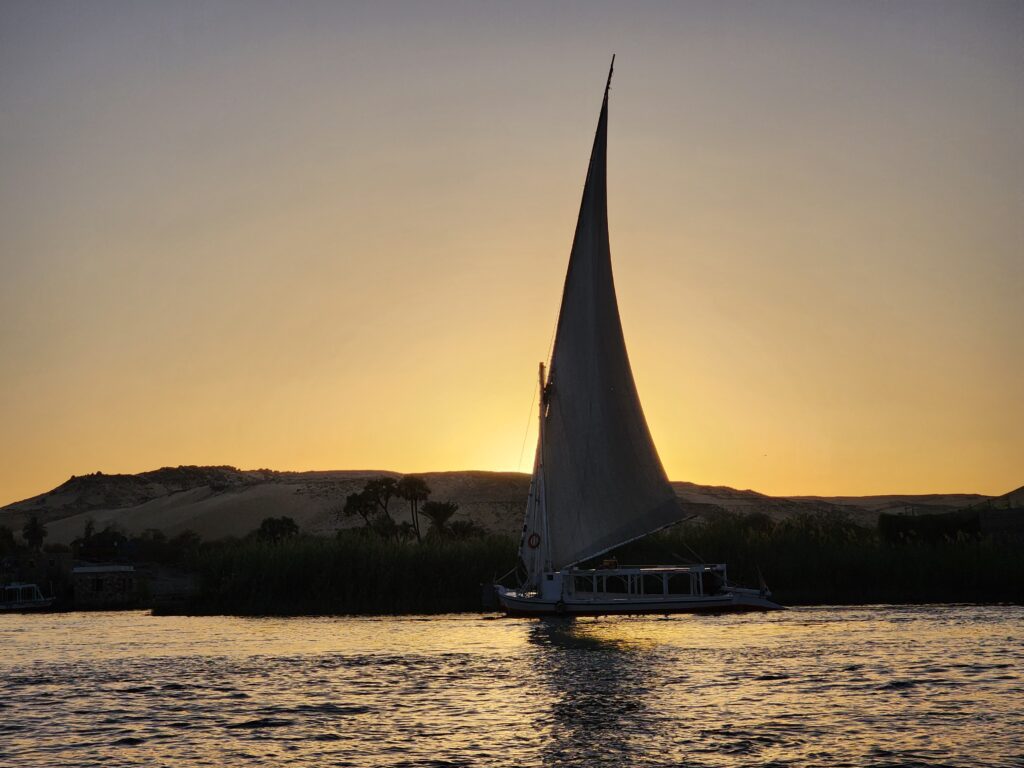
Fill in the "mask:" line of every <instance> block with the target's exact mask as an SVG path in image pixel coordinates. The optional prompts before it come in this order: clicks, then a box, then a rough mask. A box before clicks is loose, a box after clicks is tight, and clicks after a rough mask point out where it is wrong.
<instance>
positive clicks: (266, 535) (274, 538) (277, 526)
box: [256, 517, 299, 544]
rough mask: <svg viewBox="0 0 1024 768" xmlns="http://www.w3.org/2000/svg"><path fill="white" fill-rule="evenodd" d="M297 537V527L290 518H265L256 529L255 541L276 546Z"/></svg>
mask: <svg viewBox="0 0 1024 768" xmlns="http://www.w3.org/2000/svg"><path fill="white" fill-rule="evenodd" d="M298 535H299V526H298V525H297V524H296V522H295V521H294V520H292V519H291V518H290V517H265V518H263V522H261V523H260V527H259V528H257V529H256V539H257V541H268V542H270V543H272V544H276V543H278V542H280V541H284V540H285V539H290V538H292V537H293V536H298Z"/></svg>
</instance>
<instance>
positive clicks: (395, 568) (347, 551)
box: [155, 515, 1024, 616]
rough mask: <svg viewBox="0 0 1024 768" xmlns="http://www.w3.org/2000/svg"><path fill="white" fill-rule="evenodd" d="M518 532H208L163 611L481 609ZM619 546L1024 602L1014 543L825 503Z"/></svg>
mask: <svg viewBox="0 0 1024 768" xmlns="http://www.w3.org/2000/svg"><path fill="white" fill-rule="evenodd" d="M517 544H518V543H517V542H516V541H514V540H513V539H512V538H511V537H508V536H500V535H474V536H469V537H465V538H460V539H456V538H450V537H442V536H439V535H428V536H426V537H424V539H423V540H422V541H420V542H417V541H409V540H400V539H394V538H390V539H386V538H382V537H380V536H375V535H373V534H372V533H370V532H369V531H366V530H362V529H356V530H349V531H342V532H341V533H340V534H339V535H338V536H336V537H335V538H318V537H313V536H293V537H289V538H286V539H283V540H280V541H267V540H260V539H258V538H255V537H253V538H248V539H240V540H234V541H226V542H211V543H209V544H207V545H204V546H203V547H201V548H200V550H199V551H198V552H197V553H196V559H195V561H194V563H193V565H192V567H193V569H194V571H195V573H196V576H197V587H198V588H197V590H196V592H195V593H194V594H193V595H192V596H191V597H190V598H189V599H188V600H187V601H185V602H183V603H179V604H169V605H165V606H155V612H156V613H162V614H171V613H180V614H196V615H201V614H235V615H246V616H292V615H296V616H297V615H336V614H410V613H416V614H430V613H450V612H460V611H481V610H482V589H483V587H484V586H485V585H487V584H490V583H491V582H492V581H493V579H494V578H495V577H498V576H500V575H501V574H502V573H505V572H507V571H509V570H511V569H512V568H513V567H514V565H515V560H516V549H517ZM695 553H699V554H700V555H703V557H702V558H696V557H694V554H695ZM613 554H614V555H615V556H616V557H617V558H618V560H619V562H620V563H622V564H627V563H655V562H658V563H666V562H680V561H684V560H690V561H694V560H697V559H700V560H703V561H705V562H724V563H727V564H728V565H729V569H730V570H729V574H730V579H731V580H732V581H734V582H736V583H740V584H747V585H756V584H757V583H758V581H759V574H760V575H763V576H764V578H765V580H766V581H767V583H768V585H769V587H770V588H771V589H772V591H773V593H774V595H775V597H776V599H778V600H779V601H780V602H781V603H783V604H784V605H792V606H797V605H843V604H848V605H865V604H877V603H893V604H896V603H905V604H920V603H1017V604H1021V603H1024V560H1022V558H1021V557H1020V548H1019V542H1016V541H1013V540H1005V541H997V540H993V539H991V538H978V537H974V536H968V535H963V534H961V535H958V536H956V537H950V538H944V539H941V540H937V541H897V542H893V541H886V540H885V539H884V538H883V537H882V536H880V535H879V532H878V530H872V529H867V528H862V527H860V526H856V525H853V524H851V523H848V522H846V521H843V520H841V519H833V518H829V517H827V516H820V515H819V516H806V517H804V518H800V519H792V520H785V521H782V522H779V523H775V522H773V521H771V520H770V519H768V518H766V517H765V516H760V515H748V516H739V515H736V516H730V517H723V518H721V519H718V520H714V521H710V522H705V523H701V524H697V525H695V524H682V525H678V526H676V527H674V528H673V529H671V530H669V531H665V532H662V533H659V534H655V535H653V536H651V537H648V538H647V539H645V540H642V541H640V542H636V543H634V544H631V545H628V546H626V547H623V548H620V549H619V550H617V551H616V552H614V553H613ZM589 565H593V564H589Z"/></svg>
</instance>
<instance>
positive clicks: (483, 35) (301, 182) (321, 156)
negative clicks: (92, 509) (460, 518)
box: [0, 0, 1024, 503]
mask: <svg viewBox="0 0 1024 768" xmlns="http://www.w3.org/2000/svg"><path fill="white" fill-rule="evenodd" d="M1022 40H1024V4H1021V3H1010V2H1008V3H986V2H955V3H948V4H947V3H940V2H922V3H908V2H904V3H836V4H827V3H823V2H813V3H776V4H769V3H763V2H758V3H717V2H715V3H686V4H683V3H644V4H624V3H598V2H581V3H569V2H559V3H552V4H529V3H490V4H488V3H476V2H474V3H454V2H448V3H409V4H398V3H366V4H341V3H336V2H325V3H308V2H290V3H284V2H281V3H264V4H259V3H251V2H246V3H200V2H194V3H193V2H160V3H112V2H91V3H77V2H70V3H50V2H35V1H34V0H33V1H31V2H28V1H27V2H12V1H11V0H7V1H6V2H4V3H3V4H2V5H0V361H2V362H0V435H2V440H0V503H6V502H9V501H13V500H15V499H18V498H22V497H26V496H30V495H33V494H35V493H39V492H42V491H44V490H47V489H48V488H50V487H52V486H54V485H56V484H58V483H60V482H62V481H64V480H65V479H67V477H68V476H69V475H71V474H73V473H74V474H83V473H86V472H92V471H96V470H102V471H104V472H135V471H141V470H146V469H153V468H156V467H159V466H162V465H176V464H182V463H186V464H213V463H217V464H220V463H229V464H234V465H238V466H241V467H271V468H276V469H333V468H338V469H341V468H387V469H395V470H399V471H421V470H438V469H469V468H475V469H517V468H518V469H522V470H524V471H529V467H530V463H531V458H532V451H533V442H534V440H535V437H534V432H533V431H532V430H533V427H534V419H535V415H534V414H529V413H528V408H529V406H530V403H531V398H532V395H533V387H534V386H535V376H536V364H537V362H538V361H539V360H541V359H542V358H543V357H544V356H545V353H546V351H547V350H548V344H549V342H550V339H551V332H552V329H553V327H554V322H555V315H556V312H557V308H558V301H559V295H560V291H561V285H562V280H563V277H564V270H565V266H566V261H567V258H568V253H569V246H570V243H571V238H572V234H573V228H574V226H575V217H576V212H577V208H578V206H579V198H580V194H581V191H582V186H583V180H584V175H585V172H586V163H587V156H588V153H589V150H590V142H591V140H592V138H593V131H594V127H595V125H596V121H597V114H598V108H599V106H600V103H599V102H600V96H601V89H602V87H603V85H604V78H605V74H606V68H607V63H608V59H609V57H610V55H611V53H612V52H615V53H617V54H618V59H617V69H616V74H615V80H614V83H613V89H612V97H611V106H610V138H609V206H610V211H609V218H610V225H611V238H612V257H613V260H614V264H615V269H616V284H617V287H618V291H619V302H620V308H621V312H622V319H623V325H624V327H625V332H626V339H627V343H628V344H629V347H630V354H631V359H632V362H633V368H634V373H635V375H636V378H637V383H638V386H639V389H640V395H641V399H642V400H643V403H644V406H645V410H646V413H647V418H648V421H649V423H650V426H651V430H652V432H653V435H654V438H655V441H656V443H657V444H658V446H659V449H660V452H661V456H662V460H663V461H664V463H665V466H666V469H667V470H668V473H669V475H670V476H671V477H672V478H673V479H680V480H692V481H695V482H700V483H715V484H727V485H732V486H737V487H752V488H755V489H757V490H760V491H763V492H767V493H805V494H866V493H882V492H944V491H976V492H983V493H993V494H994V493H1003V492H1006V491H1008V490H1010V489H1011V488H1015V487H1017V486H1019V485H1021V484H1022V483H1024V398H1022V393H1024V354H1022V352H1024V349H1022V341H1021V339H1022V338H1024V45H1022ZM527 425H529V426H530V428H531V433H530V435H529V436H528V437H527V439H526V448H525V451H523V450H522V446H523V443H524V429H525V428H526V427H527Z"/></svg>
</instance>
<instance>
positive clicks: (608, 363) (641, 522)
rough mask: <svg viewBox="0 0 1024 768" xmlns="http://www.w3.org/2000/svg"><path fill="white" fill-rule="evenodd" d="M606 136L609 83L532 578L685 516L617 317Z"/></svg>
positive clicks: (550, 400) (571, 286)
mask: <svg viewBox="0 0 1024 768" xmlns="http://www.w3.org/2000/svg"><path fill="white" fill-rule="evenodd" d="M610 80H611V75H610V74H609V82H610ZM607 138H608V89H607V88H606V89H605V94H604V101H603V103H602V105H601V116H600V119H599V121H598V125H597V135H596V136H595V138H594V148H593V151H592V153H591V157H590V168H589V171H588V172H587V181H586V185H585V187H584V190H583V202H582V203H581V205H580V214H579V219H578V221H577V224H576V236H575V238H574V240H573V246H572V254H571V256H570V258H569V269H568V273H567V275H566V279H565V288H564V291H563V294H562V307H561V310H560V312H559V317H558V329H557V332H556V335H555V345H554V350H553V352H552V357H551V366H550V369H549V372H548V375H547V380H546V386H545V388H544V396H543V398H542V403H541V409H542V411H541V422H542V423H541V436H540V439H539V441H538V448H537V450H538V455H537V460H536V464H535V468H534V482H533V484H532V487H531V494H530V502H529V504H528V508H527V515H526V525H525V526H524V530H523V540H522V546H521V553H522V560H523V563H524V565H525V566H526V569H527V571H528V582H529V583H532V584H537V583H539V579H540V578H541V573H542V572H543V570H548V569H553V570H557V569H560V568H564V567H567V566H570V565H572V564H574V563H578V562H580V561H582V560H586V559H588V558H591V557H594V556H596V555H599V554H601V553H603V552H607V551H608V550H610V549H612V548H614V547H616V546H618V545H620V544H623V543H625V542H627V541H631V540H632V539H635V538H638V537H640V536H643V535H644V534H647V533H650V532H651V531H654V530H657V529H659V528H662V527H664V526H666V525H669V524H671V523H673V522H675V521H676V520H678V519H679V515H680V512H679V505H678V502H677V501H676V496H675V493H674V492H673V490H672V487H671V486H670V485H669V483H668V479H667V477H666V476H665V470H664V469H663V468H662V466H661V460H660V459H659V458H658V452H657V450H656V449H655V447H654V443H653V441H652V440H651V434H650V431H649V429H648V427H647V421H646V419H645V418H644V414H643V409H642V408H641V406H640V398H639V396H638V395H637V391H636V384H635V383H634V381H633V372H632V370H631V368H630V365H629V357H628V355H627V354H626V343H625V340H624V338H623V335H622V324H621V322H620V320H619V309H618V302H617V301H616V298H615V284H614V281H613V279H612V266H611V252H610V248H609V244H608V210H607V194H606V162H605V158H606V148H607Z"/></svg>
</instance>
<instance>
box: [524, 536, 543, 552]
mask: <svg viewBox="0 0 1024 768" xmlns="http://www.w3.org/2000/svg"><path fill="white" fill-rule="evenodd" d="M526 543H527V544H529V545H530V549H536V548H537V547H539V546H540V534H539V533H531V534H530V538H528V539H527V540H526Z"/></svg>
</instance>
